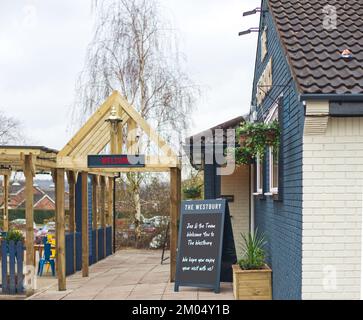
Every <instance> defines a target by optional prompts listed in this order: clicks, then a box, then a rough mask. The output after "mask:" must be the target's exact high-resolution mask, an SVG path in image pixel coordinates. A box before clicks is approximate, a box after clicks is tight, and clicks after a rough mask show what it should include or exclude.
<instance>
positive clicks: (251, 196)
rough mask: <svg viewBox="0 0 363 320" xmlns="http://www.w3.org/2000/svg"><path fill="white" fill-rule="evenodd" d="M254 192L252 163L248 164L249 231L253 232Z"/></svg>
mask: <svg viewBox="0 0 363 320" xmlns="http://www.w3.org/2000/svg"><path fill="white" fill-rule="evenodd" d="M253 193H254V174H253V164H251V165H250V232H251V233H252V234H253V233H254V232H255V198H254V196H253Z"/></svg>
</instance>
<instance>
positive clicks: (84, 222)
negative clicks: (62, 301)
mask: <svg viewBox="0 0 363 320" xmlns="http://www.w3.org/2000/svg"><path fill="white" fill-rule="evenodd" d="M81 175H82V277H88V274H89V271H88V264H89V244H88V173H87V172H82V173H81Z"/></svg>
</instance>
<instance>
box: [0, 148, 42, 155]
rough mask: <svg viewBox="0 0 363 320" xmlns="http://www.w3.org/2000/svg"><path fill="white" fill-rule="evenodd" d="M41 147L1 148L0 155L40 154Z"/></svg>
mask: <svg viewBox="0 0 363 320" xmlns="http://www.w3.org/2000/svg"><path fill="white" fill-rule="evenodd" d="M41 152H42V151H41V150H40V149H36V148H35V149H30V148H29V149H27V148H22V147H19V148H6V147H5V148H0V155H10V156H17V155H20V154H23V155H31V154H32V155H40V154H41Z"/></svg>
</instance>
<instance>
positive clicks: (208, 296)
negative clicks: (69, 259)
mask: <svg viewBox="0 0 363 320" xmlns="http://www.w3.org/2000/svg"><path fill="white" fill-rule="evenodd" d="M160 257H161V251H140V250H122V251H118V252H117V253H116V254H115V255H113V256H110V257H108V258H107V259H105V260H103V261H100V262H99V263H97V264H95V265H93V266H91V267H90V270H89V274H90V277H88V278H82V274H81V273H80V272H78V273H76V274H75V275H73V276H70V277H67V291H63V292H59V291H57V286H56V282H54V284H51V285H50V286H49V287H48V288H42V289H40V290H39V292H37V293H36V294H35V295H33V296H32V297H30V299H34V300H93V299H96V300H233V299H234V298H233V292H232V284H231V283H222V284H221V293H220V294H214V293H213V291H212V290H209V289H197V288H184V287H182V288H180V292H174V285H173V284H172V283H169V268H170V266H169V264H168V261H167V262H166V264H163V265H161V264H160Z"/></svg>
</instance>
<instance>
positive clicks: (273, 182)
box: [265, 97, 282, 198]
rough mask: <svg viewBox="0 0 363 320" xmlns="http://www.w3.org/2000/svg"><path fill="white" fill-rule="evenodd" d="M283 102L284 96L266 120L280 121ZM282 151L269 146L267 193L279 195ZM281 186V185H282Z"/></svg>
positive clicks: (273, 107)
mask: <svg viewBox="0 0 363 320" xmlns="http://www.w3.org/2000/svg"><path fill="white" fill-rule="evenodd" d="M281 104H282V97H281V98H280V99H279V101H278V102H277V103H276V104H275V105H274V106H272V108H271V110H270V112H269V114H268V115H267V117H266V120H265V122H266V123H271V122H273V121H278V122H280V116H279V115H280V112H279V109H280V108H281ZM280 152H281V149H279V150H274V148H273V147H269V152H268V158H269V159H268V160H269V161H268V162H269V172H270V174H269V191H268V193H267V194H266V195H277V194H279V181H280V175H281V174H282V168H281V166H282V162H281V161H280ZM280 187H281V186H280ZM279 198H280V195H279Z"/></svg>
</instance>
